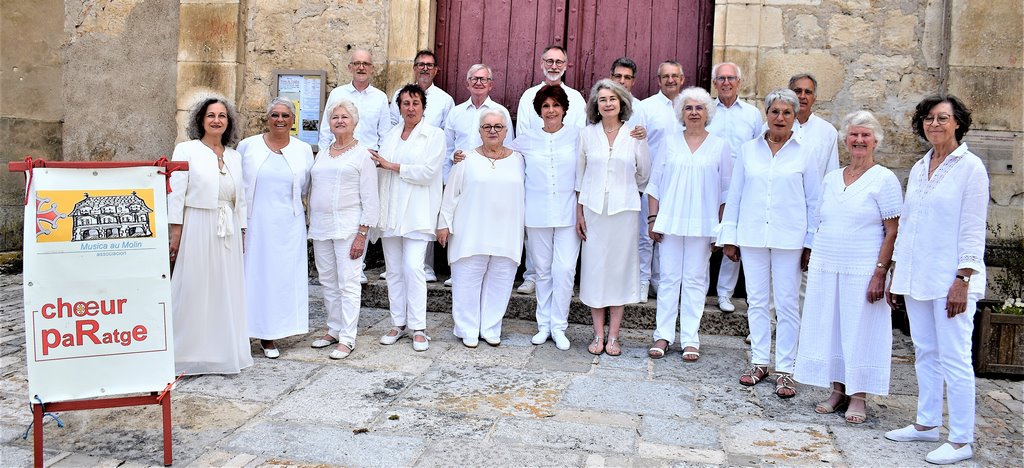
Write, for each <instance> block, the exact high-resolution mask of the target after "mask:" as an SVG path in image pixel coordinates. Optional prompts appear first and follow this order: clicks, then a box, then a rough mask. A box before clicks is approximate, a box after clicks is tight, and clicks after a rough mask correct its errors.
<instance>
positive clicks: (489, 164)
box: [437, 151, 526, 265]
mask: <svg viewBox="0 0 1024 468" xmlns="http://www.w3.org/2000/svg"><path fill="white" fill-rule="evenodd" d="M523 169H524V163H523V155H521V154H519V153H517V152H514V151H513V152H512V154H511V155H509V156H508V157H505V158H502V159H499V160H496V161H495V160H492V159H490V158H487V157H485V156H483V155H482V154H480V153H479V152H477V151H473V152H471V153H467V154H466V159H465V160H464V161H462V162H461V163H459V164H458V165H457V166H455V167H454V168H453V169H452V173H451V178H450V179H449V180H448V186H447V187H445V189H444V198H443V201H442V202H441V211H440V214H439V215H438V217H437V227H438V229H444V228H447V229H448V230H449V232H450V234H451V236H450V237H449V244H448V263H455V262H456V261H457V260H460V259H463V258H466V257H470V256H473V255H490V256H495V257H506V258H509V259H510V260H512V261H514V262H515V263H516V264H517V265H518V264H519V259H520V257H521V256H522V254H523V221H524V217H525V211H526V208H525V205H524V195H523V190H524V188H523V187H524V185H523Z"/></svg>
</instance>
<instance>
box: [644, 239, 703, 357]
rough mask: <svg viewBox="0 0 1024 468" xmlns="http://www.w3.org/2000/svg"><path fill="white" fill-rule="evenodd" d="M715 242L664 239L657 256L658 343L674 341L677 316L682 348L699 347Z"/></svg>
mask: <svg viewBox="0 0 1024 468" xmlns="http://www.w3.org/2000/svg"><path fill="white" fill-rule="evenodd" d="M713 242H714V239H712V238H709V237H689V236H672V235H666V236H664V237H663V238H662V240H661V242H660V244H661V245H660V247H659V255H658V257H659V258H660V259H661V262H660V264H661V279H660V281H658V315H657V328H655V329H654V340H655V341H657V340H666V341H668V342H669V344H672V343H673V342H675V337H676V317H679V343H680V345H681V346H682V347H684V348H685V347H687V346H693V347H695V348H700V337H698V336H697V330H698V329H699V328H700V320H701V317H703V316H704V298H705V296H706V295H707V291H708V270H709V269H710V266H709V265H708V260H709V259H710V258H711V244H712V243H713ZM642 293H643V291H641V294H642Z"/></svg>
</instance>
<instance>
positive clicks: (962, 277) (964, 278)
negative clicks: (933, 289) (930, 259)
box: [956, 275, 971, 284]
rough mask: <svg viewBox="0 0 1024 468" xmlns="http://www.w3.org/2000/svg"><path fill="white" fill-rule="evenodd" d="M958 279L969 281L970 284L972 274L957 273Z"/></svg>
mask: <svg viewBox="0 0 1024 468" xmlns="http://www.w3.org/2000/svg"><path fill="white" fill-rule="evenodd" d="M956 279H958V280H960V281H963V282H964V283H968V284H970V283H971V277H970V276H964V275H956Z"/></svg>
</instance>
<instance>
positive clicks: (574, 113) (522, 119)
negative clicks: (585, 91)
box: [516, 83, 629, 135]
mask: <svg viewBox="0 0 1024 468" xmlns="http://www.w3.org/2000/svg"><path fill="white" fill-rule="evenodd" d="M544 86H546V84H545V83H541V84H539V85H537V86H534V87H532V88H530V89H527V90H526V91H523V95H522V96H521V97H520V98H519V107H518V108H516V135H522V134H524V133H526V131H527V130H531V129H534V128H541V127H543V126H544V119H542V118H540V115H537V110H536V109H534V108H533V100H534V98H536V97H537V92H538V91H540V89H541V88H543V87H544ZM560 86H561V87H562V90H563V91H565V94H566V95H567V96H568V97H569V108H568V109H566V110H565V118H564V119H562V122H563V123H564V124H565V125H568V126H571V127H576V128H583V127H584V126H585V125H587V101H586V100H584V99H583V95H582V94H580V92H579V91H576V90H575V89H572V88H570V87H568V86H566V84H565V83H561V84H560ZM626 133H629V132H626Z"/></svg>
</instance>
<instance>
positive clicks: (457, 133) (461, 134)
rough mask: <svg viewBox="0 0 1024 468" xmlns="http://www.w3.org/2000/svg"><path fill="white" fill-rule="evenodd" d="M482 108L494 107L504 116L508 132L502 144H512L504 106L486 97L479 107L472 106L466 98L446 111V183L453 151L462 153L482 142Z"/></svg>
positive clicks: (510, 128) (510, 129)
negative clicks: (449, 110)
mask: <svg viewBox="0 0 1024 468" xmlns="http://www.w3.org/2000/svg"><path fill="white" fill-rule="evenodd" d="M484 109H495V110H498V111H500V112H501V113H502V115H504V116H505V127H507V128H508V132H507V133H505V142H504V145H505V146H510V145H511V144H512V140H513V139H514V137H513V135H512V134H513V131H512V130H513V129H512V117H511V116H510V115H509V113H508V109H506V108H505V106H503V105H501V104H498V103H496V102H494V101H492V100H491V98H490V97H488V98H487V99H485V100H484V102H483V103H481V104H480V107H476V106H474V105H473V100H472V99H467V100H466V102H463V103H462V104H459V105H457V106H455V107H453V108H452V110H451V112H448V118H446V119H445V123H444V136H445V142H446V145H447V149H446V150H445V159H444V182H445V183H446V184H447V183H448V174H449V173H450V172H451V169H452V165H453V164H454V162H455V160H454V159H453V155H454V154H455V151H456V150H462V152H464V153H469V152H471V151H473V150H474V149H476V148H477V147H478V146H480V145H481V144H483V140H481V139H480V111H482V110H484Z"/></svg>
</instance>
